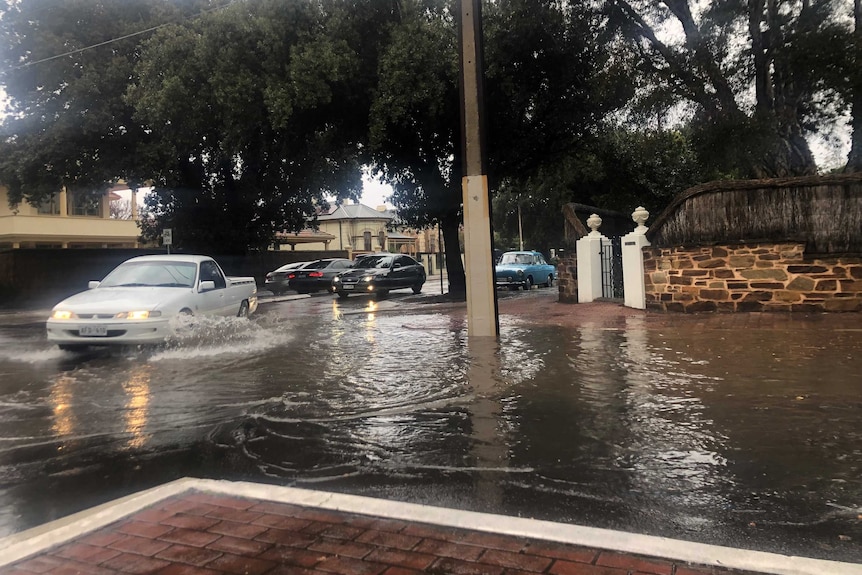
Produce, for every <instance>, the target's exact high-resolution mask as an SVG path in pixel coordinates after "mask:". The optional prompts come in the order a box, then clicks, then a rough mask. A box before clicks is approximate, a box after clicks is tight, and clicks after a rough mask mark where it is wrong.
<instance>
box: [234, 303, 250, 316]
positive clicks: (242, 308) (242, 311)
mask: <svg viewBox="0 0 862 575" xmlns="http://www.w3.org/2000/svg"><path fill="white" fill-rule="evenodd" d="M236 316H237V317H248V300H242V303H241V304H239V312H238V313H237V314H236Z"/></svg>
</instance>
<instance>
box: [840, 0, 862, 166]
mask: <svg viewBox="0 0 862 575" xmlns="http://www.w3.org/2000/svg"><path fill="white" fill-rule="evenodd" d="M853 19H854V22H855V25H856V28H855V30H854V31H853V36H854V40H855V41H856V46H857V49H856V50H854V51H853V54H857V53H858V52H859V49H858V46H860V45H862V0H854V2H853ZM858 64H859V63H858V62H857V69H858ZM852 89H853V93H852V102H851V108H850V113H851V115H852V117H851V120H850V125H851V127H852V129H853V132H852V133H851V135H850V154H849V155H848V156H847V165H846V166H844V171H845V172H862V79H860V77H859V75H858V72H857V75H856V77H855V78H854V81H853V88H852Z"/></svg>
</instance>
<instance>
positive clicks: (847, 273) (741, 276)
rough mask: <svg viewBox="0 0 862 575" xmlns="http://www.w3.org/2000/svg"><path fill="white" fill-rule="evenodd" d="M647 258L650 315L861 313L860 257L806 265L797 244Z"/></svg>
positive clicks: (670, 252)
mask: <svg viewBox="0 0 862 575" xmlns="http://www.w3.org/2000/svg"><path fill="white" fill-rule="evenodd" d="M643 252H644V275H645V281H646V303H647V308H648V309H653V310H661V311H676V312H702V311H720V312H746V311H794V312H797V311H799V312H821V311H829V312H841V311H862V258H860V257H856V256H854V257H841V256H817V257H807V256H806V255H805V245H804V244H803V243H799V242H783V243H757V244H737V245H714V246H702V247H691V248H685V247H675V248H656V247H648V248H645V249H644V250H643ZM561 284H562V281H561ZM562 289H563V288H562V285H561V287H560V296H561V299H562Z"/></svg>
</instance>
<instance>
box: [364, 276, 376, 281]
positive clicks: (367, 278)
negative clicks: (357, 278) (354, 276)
mask: <svg viewBox="0 0 862 575" xmlns="http://www.w3.org/2000/svg"><path fill="white" fill-rule="evenodd" d="M373 279H374V276H365V277H364V278H362V281H364V282H370V281H371V280H373Z"/></svg>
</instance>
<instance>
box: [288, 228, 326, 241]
mask: <svg viewBox="0 0 862 575" xmlns="http://www.w3.org/2000/svg"><path fill="white" fill-rule="evenodd" d="M275 239H276V240H278V241H279V242H280V243H285V244H289V243H296V244H308V243H315V242H330V241H332V240H334V239H335V236H334V235H332V234H328V233H326V232H322V231H320V230H312V229H310V228H305V229H303V230H300V231H298V232H276V234H275Z"/></svg>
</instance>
